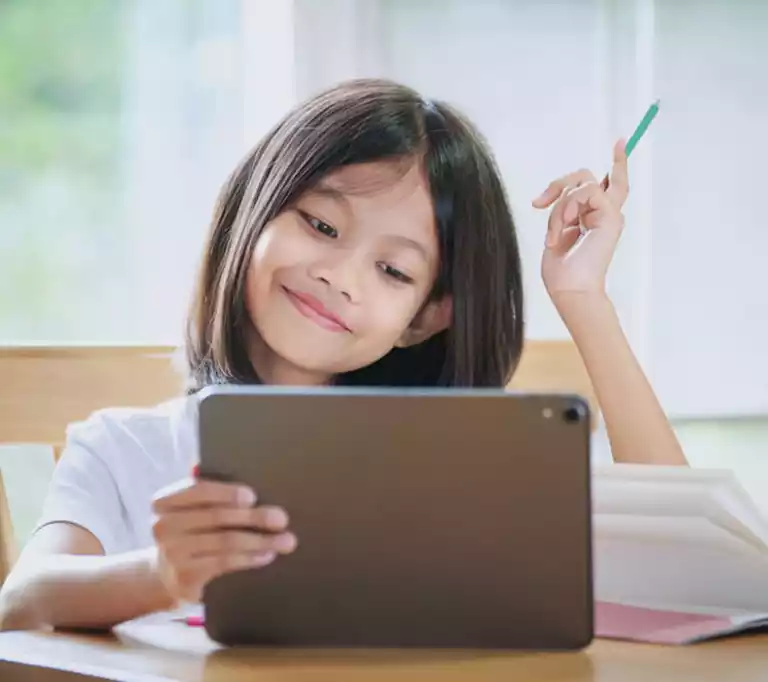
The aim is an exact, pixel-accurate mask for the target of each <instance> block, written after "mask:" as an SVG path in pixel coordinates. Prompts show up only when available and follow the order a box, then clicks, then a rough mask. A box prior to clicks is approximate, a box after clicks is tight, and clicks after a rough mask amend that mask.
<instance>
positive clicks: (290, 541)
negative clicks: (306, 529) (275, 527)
mask: <svg viewBox="0 0 768 682" xmlns="http://www.w3.org/2000/svg"><path fill="white" fill-rule="evenodd" d="M275 548H276V549H277V551H278V552H292V551H293V550H294V549H296V536H295V535H294V534H293V533H283V534H282V535H278V536H277V537H276V538H275Z"/></svg>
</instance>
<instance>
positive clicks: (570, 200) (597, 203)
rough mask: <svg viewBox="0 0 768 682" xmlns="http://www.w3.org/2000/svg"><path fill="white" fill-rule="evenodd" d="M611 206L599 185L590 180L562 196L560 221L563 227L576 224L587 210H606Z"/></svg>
mask: <svg viewBox="0 0 768 682" xmlns="http://www.w3.org/2000/svg"><path fill="white" fill-rule="evenodd" d="M611 207H612V205H611V202H610V200H609V199H608V197H606V195H605V192H603V190H602V188H601V187H600V185H598V184H597V183H596V182H592V183H590V184H588V185H583V186H582V187H578V188H576V189H574V190H573V191H571V192H569V193H568V194H567V195H566V196H565V197H564V198H563V208H562V221H563V224H564V226H565V227H568V226H570V225H578V224H579V222H580V221H581V218H582V216H583V215H584V214H585V213H587V212H589V211H600V210H608V209H610V208H611Z"/></svg>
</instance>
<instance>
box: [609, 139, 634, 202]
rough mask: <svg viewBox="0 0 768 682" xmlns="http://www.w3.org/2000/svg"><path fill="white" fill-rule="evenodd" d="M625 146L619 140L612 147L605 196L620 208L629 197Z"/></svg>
mask: <svg viewBox="0 0 768 682" xmlns="http://www.w3.org/2000/svg"><path fill="white" fill-rule="evenodd" d="M626 147H627V144H626V142H625V141H624V140H619V141H618V142H617V143H616V144H615V145H614V147H613V166H612V168H611V174H610V182H609V185H608V189H607V190H606V194H607V195H608V198H609V199H610V200H611V201H612V202H613V203H614V204H615V205H616V207H617V208H621V207H622V206H623V205H624V202H625V201H626V200H627V197H628V196H629V164H628V163H627V153H626Z"/></svg>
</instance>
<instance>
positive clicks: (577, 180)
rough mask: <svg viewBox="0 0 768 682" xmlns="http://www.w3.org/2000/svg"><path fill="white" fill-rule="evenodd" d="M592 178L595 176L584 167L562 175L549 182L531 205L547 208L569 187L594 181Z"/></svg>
mask: <svg viewBox="0 0 768 682" xmlns="http://www.w3.org/2000/svg"><path fill="white" fill-rule="evenodd" d="M594 180H595V176H594V175H592V173H591V172H590V171H588V170H586V169H584V168H583V169H581V170H578V171H576V172H575V173H569V174H568V175H564V176H563V177H562V178H559V179H557V180H554V181H553V182H551V183H549V186H548V187H547V189H545V190H544V191H543V192H542V193H541V194H540V195H539V196H538V197H536V198H535V199H534V200H533V206H534V207H535V208H547V207H548V206H551V205H552V204H553V203H554V202H555V201H557V199H558V198H559V197H560V195H561V194H562V193H563V192H564V191H565V190H566V189H568V188H569V187H576V186H578V185H582V184H584V183H587V182H594Z"/></svg>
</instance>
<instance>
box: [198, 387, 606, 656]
mask: <svg viewBox="0 0 768 682" xmlns="http://www.w3.org/2000/svg"><path fill="white" fill-rule="evenodd" d="M199 430H200V456H201V462H200V475H201V476H203V477H206V478H213V479H218V480H227V481H237V482H241V483H245V484H248V485H250V486H252V487H253V488H254V490H256V492H257V494H258V496H259V500H260V502H261V503H263V504H276V505H280V506H282V507H284V508H285V509H286V510H287V511H288V513H289V516H290V518H291V530H292V531H293V532H294V533H295V534H296V535H297V537H298V540H299V545H298V548H297V550H296V551H295V553H293V554H292V555H290V556H282V557H278V559H277V560H276V561H275V562H274V563H273V564H271V565H269V566H267V567H266V568H260V569H252V570H246V571H240V572H236V573H231V574H228V575H225V576H222V577H220V578H217V579H215V580H213V581H212V582H211V583H209V584H208V586H207V587H206V589H205V593H204V599H203V601H204V605H205V611H206V628H207V630H208V633H209V635H210V636H211V637H212V638H213V639H214V640H216V641H218V642H220V643H223V644H230V645H231V644H249V645H254V644H255V645H269V646H275V645H279V646H304V647H317V646H322V647H328V646H330V647H338V646H360V647H380V646H385V647H424V648H433V647H460V648H489V647H490V648H504V649H509V648H513V649H579V648H582V647H584V646H586V645H587V644H588V643H589V642H590V641H591V639H592V635H593V622H592V613H593V604H592V563H591V559H592V552H591V533H590V455H589V453H590V447H589V442H590V426H589V408H588V405H587V403H586V401H584V400H583V399H581V398H579V397H576V396H570V395H527V394H526V395H522V394H514V393H507V392H503V391H494V390H407V391H406V390H389V389H387V390H379V389H352V388H350V389H345V388H331V389H295V388H283V387H216V388H210V389H206V390H205V391H204V392H203V393H202V394H201V395H200V405H199Z"/></svg>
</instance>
